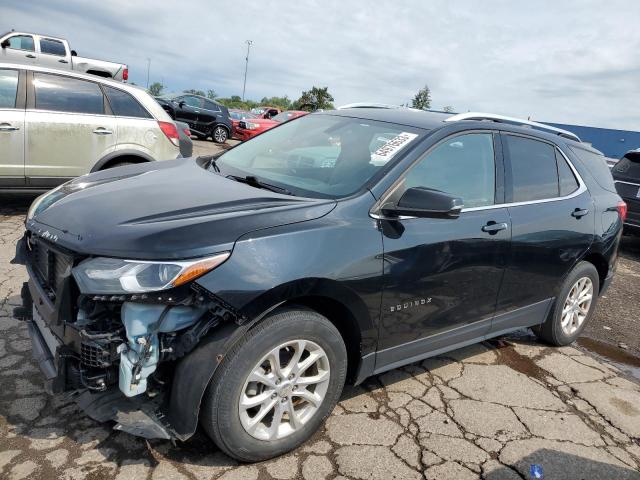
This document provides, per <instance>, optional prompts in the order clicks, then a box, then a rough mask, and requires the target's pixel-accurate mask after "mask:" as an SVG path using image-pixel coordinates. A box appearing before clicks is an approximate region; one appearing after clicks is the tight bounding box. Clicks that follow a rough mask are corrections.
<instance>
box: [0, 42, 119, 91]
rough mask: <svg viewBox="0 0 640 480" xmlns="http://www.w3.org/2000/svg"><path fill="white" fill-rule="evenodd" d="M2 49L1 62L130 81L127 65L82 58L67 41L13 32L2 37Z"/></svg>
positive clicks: (0, 52)
mask: <svg viewBox="0 0 640 480" xmlns="http://www.w3.org/2000/svg"><path fill="white" fill-rule="evenodd" d="M0 47H2V48H1V50H0V62H8V63H26V64H30V65H40V66H42V67H49V68H59V69H63V70H77V71H79V72H86V73H90V74H93V75H98V76H100V77H106V78H113V79H114V80H120V81H123V82H126V81H127V79H128V78H129V69H128V68H127V66H126V65H125V64H122V63H113V62H105V61H102V60H95V59H93V58H84V57H79V56H78V54H77V53H76V52H75V50H71V49H70V48H69V42H67V41H66V40H65V39H63V38H55V37H49V36H46V35H38V34H35V33H25V32H9V33H6V34H4V35H2V36H1V37H0Z"/></svg>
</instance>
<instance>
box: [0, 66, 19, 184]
mask: <svg viewBox="0 0 640 480" xmlns="http://www.w3.org/2000/svg"><path fill="white" fill-rule="evenodd" d="M23 75H24V73H23ZM19 79H20V72H19V70H15V69H9V68H2V69H0V188H1V187H19V186H23V185H24V100H23V98H20V96H22V95H23V94H24V93H23V92H24V89H19V88H18V85H19Z"/></svg>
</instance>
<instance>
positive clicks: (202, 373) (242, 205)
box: [16, 108, 625, 461]
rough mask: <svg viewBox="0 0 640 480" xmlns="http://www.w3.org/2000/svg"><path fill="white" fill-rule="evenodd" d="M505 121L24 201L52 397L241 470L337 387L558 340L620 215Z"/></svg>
mask: <svg viewBox="0 0 640 480" xmlns="http://www.w3.org/2000/svg"><path fill="white" fill-rule="evenodd" d="M492 120H493V121H492ZM522 123H524V124H526V123H527V122H524V121H516V120H510V119H505V118H503V117H493V116H487V115H485V116H482V115H479V116H472V115H468V114H463V115H460V116H454V117H451V116H450V115H446V114H436V113H430V112H421V111H412V110H408V109H366V108H360V109H351V110H340V111H336V112H324V113H318V114H312V115H308V116H305V117H301V118H299V119H296V120H292V121H290V122H286V123H283V124H282V125H280V126H278V127H276V128H274V129H272V130H269V131H267V132H266V133H264V134H262V135H260V136H258V137H256V138H255V139H254V140H252V141H251V142H247V143H245V144H241V145H239V146H237V147H235V148H234V149H231V150H229V151H227V152H225V153H223V154H221V155H220V156H218V157H217V158H211V157H209V158H198V159H181V160H176V161H171V162H153V163H149V164H144V165H134V166H128V167H123V168H120V169H113V170H108V171H104V172H99V173H94V174H92V175H89V176H85V177H82V178H80V179H77V180H74V181H71V182H69V183H67V184H65V185H63V186H62V187H60V188H58V189H56V190H53V191H52V192H50V193H48V194H46V195H44V196H42V197H40V198H39V199H37V200H36V201H35V202H34V204H33V205H32V207H31V209H30V211H29V214H28V218H27V221H26V230H27V231H26V234H25V237H24V239H22V240H21V241H20V243H19V245H18V250H17V258H16V261H17V262H18V263H24V264H26V266H27V270H28V273H29V277H30V279H29V282H28V285H25V288H24V289H23V299H24V304H25V305H24V307H22V310H21V312H22V314H23V315H26V314H28V313H30V312H33V313H32V320H30V322H29V328H30V332H31V338H32V343H33V351H34V354H35V356H36V358H37V359H38V361H39V363H40V366H41V368H42V370H43V372H44V374H45V376H46V377H47V379H48V383H47V385H48V387H49V388H50V390H52V391H55V392H59V391H66V390H77V391H79V394H78V395H77V397H76V398H77V400H78V402H79V404H80V405H81V406H82V407H83V408H84V410H85V411H86V412H87V413H88V414H89V415H90V416H91V417H93V418H95V419H97V420H100V421H103V420H109V419H113V420H116V421H117V422H118V425H117V428H118V429H121V430H124V431H127V432H131V433H133V434H136V435H141V436H144V437H148V438H166V439H180V440H184V439H187V438H189V437H190V436H191V435H193V433H194V432H195V430H196V427H197V426H198V423H200V424H201V425H202V427H203V428H204V430H205V431H206V432H207V433H208V434H209V435H210V436H211V438H212V439H213V440H214V441H215V443H216V444H217V445H218V446H219V447H220V448H221V449H222V450H223V451H224V452H226V453H227V454H229V455H231V456H233V457H236V458H238V459H240V460H243V461H256V460H261V459H266V458H270V457H273V456H275V455H279V454H281V453H283V452H286V451H288V450H290V449H292V448H294V447H296V446H298V445H299V444H300V443H301V442H303V441H305V440H306V439H307V438H309V436H310V435H311V434H312V433H313V432H314V431H315V430H316V429H317V428H318V427H319V426H320V424H321V423H322V421H323V419H324V418H325V417H327V415H328V414H329V413H330V412H331V410H332V409H333V407H334V405H335V404H336V402H337V401H338V399H339V398H340V394H341V391H342V387H343V385H344V383H345V382H352V383H355V384H357V383H360V382H362V381H363V380H364V379H365V378H367V377H369V376H371V375H375V374H378V373H380V372H384V371H386V370H390V369H393V368H396V367H399V366H401V365H404V364H407V363H410V362H415V361H417V360H420V359H423V358H426V357H429V356H433V355H437V354H440V353H442V352H445V351H447V350H452V349H456V348H459V347H461V346H464V345H468V344H470V343H473V342H478V341H481V340H484V339H487V338H490V337H495V336H497V335H501V334H504V333H505V332H509V331H513V330H516V329H520V328H523V327H533V329H534V331H535V332H536V334H537V335H538V336H539V337H540V338H541V339H543V340H544V341H546V342H548V343H550V344H552V345H566V344H569V343H571V342H573V341H574V340H575V339H576V337H578V335H580V332H581V331H582V329H583V328H584V326H585V323H586V322H587V321H588V320H589V318H590V316H592V315H593V311H594V309H595V307H596V303H597V301H598V296H599V295H600V294H602V292H603V291H604V290H605V288H606V287H607V285H608V284H609V282H610V281H611V278H612V275H613V271H614V265H615V261H616V256H617V255H616V252H617V249H618V243H619V241H620V235H621V232H622V223H623V218H622V217H623V214H624V210H625V206H624V203H623V202H622V201H621V199H620V197H619V196H618V194H617V193H616V191H615V187H614V184H613V180H612V178H611V174H610V172H609V169H608V168H607V166H606V164H605V161H604V158H603V157H602V155H601V154H599V153H598V152H597V151H595V150H593V149H592V148H590V147H588V146H586V145H584V144H582V143H580V142H579V139H577V137H574V136H572V134H569V133H568V132H564V131H558V130H554V129H551V128H547V127H543V126H541V125H538V124H527V125H525V126H522V125H521V124H522ZM32 306H33V308H32ZM18 313H20V312H18Z"/></svg>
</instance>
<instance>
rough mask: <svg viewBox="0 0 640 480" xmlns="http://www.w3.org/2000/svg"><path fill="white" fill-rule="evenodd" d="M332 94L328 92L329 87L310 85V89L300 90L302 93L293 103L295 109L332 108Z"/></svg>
mask: <svg viewBox="0 0 640 480" xmlns="http://www.w3.org/2000/svg"><path fill="white" fill-rule="evenodd" d="M332 102H333V95H331V94H330V93H329V87H322V88H321V87H315V86H314V87H312V88H311V90H307V91H306V92H302V95H301V96H300V98H299V99H298V100H296V101H295V103H294V105H293V106H294V108H295V109H296V110H307V111H309V112H310V111H313V110H320V109H323V110H332V109H333V108H334V107H333V103H332Z"/></svg>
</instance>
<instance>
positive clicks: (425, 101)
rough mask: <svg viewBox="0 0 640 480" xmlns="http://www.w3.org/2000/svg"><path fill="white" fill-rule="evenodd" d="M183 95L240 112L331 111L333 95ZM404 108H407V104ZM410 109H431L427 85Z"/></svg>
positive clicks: (157, 90)
mask: <svg viewBox="0 0 640 480" xmlns="http://www.w3.org/2000/svg"><path fill="white" fill-rule="evenodd" d="M148 91H149V93H150V94H151V95H153V96H154V97H157V96H160V95H162V94H163V92H164V86H163V85H162V84H161V83H160V82H154V83H152V84H151V85H150V86H149V89H148ZM183 93H191V94H193V95H200V96H202V97H207V98H210V99H211V100H215V101H216V102H218V103H221V104H222V105H224V106H226V107H227V108H237V109H240V110H251V109H252V108H256V107H259V106H263V105H268V106H272V107H277V108H280V109H282V110H307V111H313V110H320V109H322V110H332V109H333V108H334V105H333V101H334V99H333V95H331V94H330V93H329V87H316V86H313V87H312V88H311V89H310V90H306V91H303V92H302V94H301V95H300V98H298V99H297V100H291V99H290V98H289V97H288V96H287V95H285V96H283V97H277V96H275V97H263V98H262V100H260V101H257V100H242V98H241V97H240V95H232V96H231V97H220V96H219V95H218V94H217V93H216V91H215V90H213V89H209V90H207V91H206V92H205V91H204V90H197V89H193V88H191V89H188V90H184V91H183ZM405 106H407V107H408V106H409V104H408V103H406V104H405ZM411 107H412V108H418V109H420V110H429V109H430V108H431V90H430V89H429V86H428V85H425V86H424V87H423V88H421V89H420V90H418V92H417V93H416V95H415V96H414V97H413V99H412V100H411ZM442 111H444V112H453V111H454V108H453V107H452V106H450V105H447V106H444V107H442Z"/></svg>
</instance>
